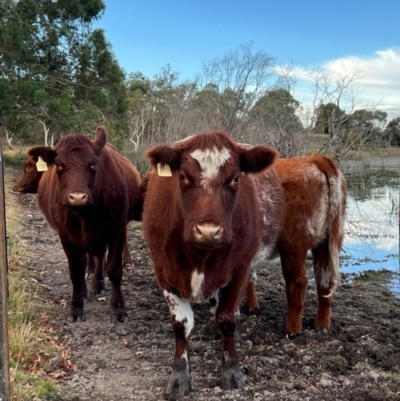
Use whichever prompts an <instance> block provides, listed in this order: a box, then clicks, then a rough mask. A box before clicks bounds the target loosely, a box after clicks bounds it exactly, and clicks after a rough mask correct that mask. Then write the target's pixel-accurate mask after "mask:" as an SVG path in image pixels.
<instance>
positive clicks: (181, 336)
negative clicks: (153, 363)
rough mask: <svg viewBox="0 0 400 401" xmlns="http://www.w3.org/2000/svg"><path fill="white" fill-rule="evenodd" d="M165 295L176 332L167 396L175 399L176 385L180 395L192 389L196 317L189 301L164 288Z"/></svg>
mask: <svg viewBox="0 0 400 401" xmlns="http://www.w3.org/2000/svg"><path fill="white" fill-rule="evenodd" d="M164 297H165V300H166V302H167V305H168V307H169V311H170V314H171V322H172V328H173V330H174V334H175V358H174V362H173V364H172V372H171V376H170V378H169V382H168V385H167V387H166V389H165V396H166V398H167V399H174V396H173V394H172V393H173V390H174V388H175V387H178V396H179V397H182V396H185V395H188V394H189V392H190V390H191V384H190V362H189V338H190V333H191V331H192V329H193V326H194V317H193V311H192V307H191V305H190V303H189V302H187V301H186V300H184V299H182V298H181V297H179V296H178V295H175V294H173V293H171V292H168V291H167V290H164Z"/></svg>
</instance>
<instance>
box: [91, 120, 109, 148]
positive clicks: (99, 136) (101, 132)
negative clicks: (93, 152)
mask: <svg viewBox="0 0 400 401" xmlns="http://www.w3.org/2000/svg"><path fill="white" fill-rule="evenodd" d="M107 136H108V134H107V130H106V127H103V126H102V125H99V126H98V127H97V128H96V138H95V140H94V143H95V144H96V145H97V148H98V150H97V152H98V153H100V152H101V150H102V149H103V148H104V146H105V145H106V143H107Z"/></svg>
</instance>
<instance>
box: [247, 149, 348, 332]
mask: <svg viewBox="0 0 400 401" xmlns="http://www.w3.org/2000/svg"><path fill="white" fill-rule="evenodd" d="M273 167H274V168H275V171H276V173H277V174H278V177H279V179H280V181H281V183H282V186H283V189H284V191H285V197H286V207H285V223H284V226H283V229H282V232H281V234H280V236H279V239H278V242H277V251H278V252H279V255H280V258H281V264H282V272H283V275H284V278H285V281H286V294H287V305H288V312H287V317H286V329H287V331H288V333H289V334H297V333H300V332H301V329H302V317H303V309H304V299H305V290H306V286H307V281H308V280H307V272H306V257H307V252H308V251H309V250H311V252H312V255H313V265H314V274H315V279H316V284H317V292H318V312H317V317H316V320H315V324H314V325H315V328H317V329H319V328H322V327H329V326H330V323H331V305H332V294H333V292H334V290H335V288H336V287H337V285H338V283H339V275H340V273H339V252H340V249H341V247H342V242H343V236H344V223H345V218H346V193H347V189H346V181H345V179H344V177H343V175H342V174H341V172H340V171H339V170H338V169H337V168H336V166H335V164H334V162H333V161H332V160H330V159H329V158H327V157H324V156H320V155H312V156H302V157H294V158H292V159H277V160H276V161H275V163H274V165H273ZM254 285H255V274H254V272H253V274H252V279H251V280H250V282H249V285H248V288H247V294H246V303H247V306H248V308H249V310H257V309H258V302H257V298H256V295H255V289H254Z"/></svg>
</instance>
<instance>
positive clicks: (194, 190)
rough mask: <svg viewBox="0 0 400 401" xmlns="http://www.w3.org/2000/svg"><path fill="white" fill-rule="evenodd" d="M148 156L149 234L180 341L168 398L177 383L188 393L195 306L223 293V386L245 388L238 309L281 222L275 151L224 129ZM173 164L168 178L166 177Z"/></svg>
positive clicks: (219, 320)
mask: <svg viewBox="0 0 400 401" xmlns="http://www.w3.org/2000/svg"><path fill="white" fill-rule="evenodd" d="M146 155H147V157H148V158H149V161H150V164H151V166H152V168H153V171H152V172H150V173H149V174H148V176H147V178H146V185H147V192H146V196H145V201H144V211H143V228H144V235H145V239H146V241H147V244H148V246H149V249H150V252H151V258H152V260H153V264H154V271H155V275H156V278H157V281H158V284H159V286H160V288H161V290H162V292H163V295H164V297H165V300H166V302H167V305H168V307H169V310H170V314H171V321H172V326H173V330H174V333H175V341H176V344H175V358H174V363H173V366H172V373H171V376H170V379H169V384H168V385H167V388H166V395H167V396H169V397H172V393H173V390H174V386H175V384H177V385H178V395H185V394H188V393H189V391H190V364H189V338H190V333H191V331H192V329H193V325H194V318H193V312H192V308H191V303H192V302H201V301H203V300H206V299H209V298H210V297H212V295H213V294H214V295H215V294H216V293H217V292H218V291H220V297H219V298H220V299H219V303H218V307H217V309H216V314H215V320H216V324H217V328H218V330H219V332H220V334H221V337H222V380H221V385H222V386H223V387H224V388H230V387H231V386H232V385H234V386H236V387H238V388H243V387H244V384H245V382H244V376H243V373H242V372H241V370H240V368H239V363H238V359H237V354H236V349H235V340H234V333H235V328H236V318H237V311H238V307H239V304H240V301H241V299H242V296H243V295H244V292H245V289H246V285H247V283H248V280H249V274H250V265H251V263H254V261H255V260H256V259H257V256H260V257H263V256H265V255H269V254H270V252H271V250H272V249H273V248H274V246H275V243H276V240H277V236H278V234H279V232H280V229H281V227H282V224H283V208H284V195H283V190H282V187H281V185H280V183H279V180H278V177H277V175H276V173H275V171H274V170H273V169H267V167H268V166H270V165H271V163H272V162H273V161H274V159H275V157H276V152H275V151H274V150H273V149H271V148H268V147H265V146H256V147H254V148H252V149H246V148H245V147H242V146H240V145H239V144H237V143H236V142H234V141H233V140H232V139H231V138H230V137H229V136H228V135H227V134H226V133H223V132H210V133H201V134H197V135H194V136H192V137H189V138H188V139H186V140H183V141H179V142H175V143H174V144H172V145H171V146H167V145H159V146H155V147H153V148H151V149H149V150H148V151H147V153H146ZM157 166H158V167H159V169H158V170H157ZM167 166H169V169H170V175H171V176H170V177H167V176H164V175H169V172H166V173H165V171H166V167H167ZM167 170H168V168H167ZM157 171H158V172H157ZM256 173H258V174H256ZM160 175H161V176H160Z"/></svg>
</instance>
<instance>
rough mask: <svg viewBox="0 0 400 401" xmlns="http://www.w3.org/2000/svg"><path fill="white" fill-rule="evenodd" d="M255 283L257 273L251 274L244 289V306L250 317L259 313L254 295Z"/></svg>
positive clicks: (258, 306) (255, 295)
mask: <svg viewBox="0 0 400 401" xmlns="http://www.w3.org/2000/svg"><path fill="white" fill-rule="evenodd" d="M256 282H257V273H255V272H252V274H251V275H250V279H249V282H248V283H247V288H246V306H247V309H248V310H249V313H250V314H252V315H258V314H259V313H260V305H259V304H258V299H257V294H256Z"/></svg>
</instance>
